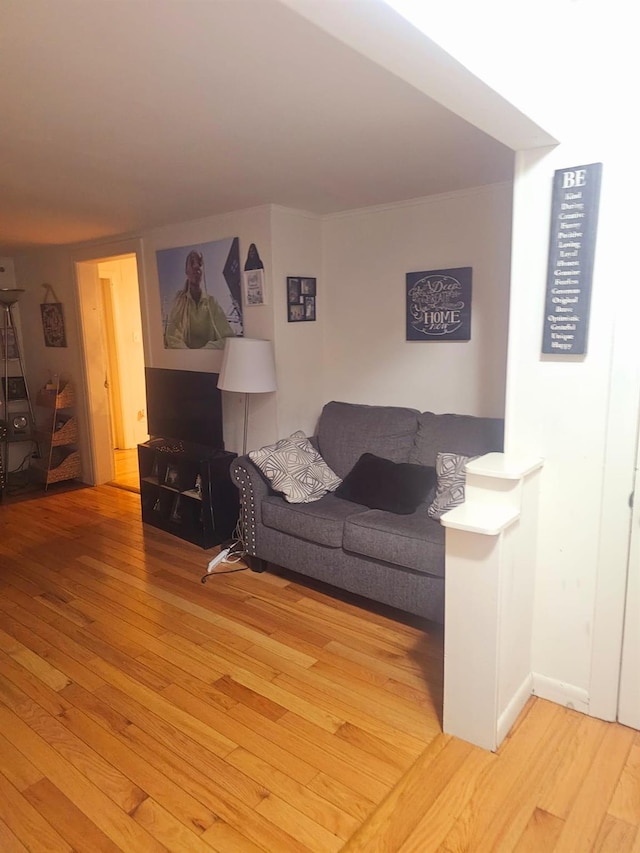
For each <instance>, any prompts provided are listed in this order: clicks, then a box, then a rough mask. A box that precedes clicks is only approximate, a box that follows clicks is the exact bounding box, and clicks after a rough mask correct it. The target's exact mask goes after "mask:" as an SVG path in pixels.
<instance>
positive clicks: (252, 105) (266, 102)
mask: <svg viewBox="0 0 640 853" xmlns="http://www.w3.org/2000/svg"><path fill="white" fill-rule="evenodd" d="M327 2H329V0H327ZM342 2H347V3H348V2H356V0H342ZM359 2H362V0H359ZM0 121H1V125H0V128H1V129H0V255H11V254H15V253H17V252H19V251H21V250H23V249H26V248H28V247H31V246H38V245H45V244H47V245H51V244H59V243H69V242H79V241H84V240H93V239H97V238H101V237H105V236H109V235H115V234H123V233H129V232H132V231H138V230H140V229H143V228H149V227H153V226H157V225H162V224H167V223H173V222H181V221H185V220H190V219H196V218H199V217H203V216H207V215H211V214H215V213H221V212H225V211H230V210H238V209H242V208H245V207H252V206H255V205H260V204H265V203H274V204H279V205H285V206H288V207H294V208H299V209H303V210H308V211H312V212H316V213H330V212H336V211H340V210H348V209H353V208H360V207H365V206H369V205H375V204H382V203H387V202H394V201H399V200H402V199H409V198H417V197H421V196H426V195H432V194H435V193H442V192H448V191H452V190H458V189H463V188H465V187H471V186H481V185H484V184H489V183H495V182H498V181H503V180H510V179H511V176H512V169H513V153H512V151H511V150H510V149H509V148H507V147H506V146H504V145H502V144H501V143H499V142H497V141H495V140H493V139H492V138H490V137H489V136H487V135H486V134H485V133H483V132H482V131H480V130H477V129H476V128H474V127H472V126H471V125H470V124H468V123H466V122H465V121H463V120H462V119H461V118H459V117H457V116H456V115H454V114H453V113H451V112H449V111H447V110H445V109H443V108H442V107H441V106H439V105H438V104H436V103H435V102H434V101H432V100H431V99H430V98H428V97H427V96H426V95H424V94H422V93H421V92H419V91H418V90H417V89H415V88H413V87H412V86H410V85H409V84H408V83H405V82H403V81H402V80H401V79H399V78H398V77H395V76H393V75H392V74H390V73H389V72H387V71H385V70H384V69H383V68H381V67H380V66H378V65H376V64H374V63H373V62H372V61H370V60H368V59H366V58H365V57H363V56H362V55H360V54H359V53H356V52H355V51H353V50H351V49H350V48H349V47H347V46H346V45H345V44H343V43H342V42H340V41H337V40H336V39H334V38H333V37H332V36H330V35H328V34H327V33H326V32H324V31H322V30H320V29H318V28H316V27H315V26H314V25H313V24H312V23H310V22H309V21H308V20H306V19H304V18H302V17H301V16H299V15H298V14H297V13H296V12H294V11H293V10H291V9H290V8H287V7H286V6H285V5H283V4H282V3H280V2H279V0H55V2H52V0H2V8H1V13H0Z"/></svg>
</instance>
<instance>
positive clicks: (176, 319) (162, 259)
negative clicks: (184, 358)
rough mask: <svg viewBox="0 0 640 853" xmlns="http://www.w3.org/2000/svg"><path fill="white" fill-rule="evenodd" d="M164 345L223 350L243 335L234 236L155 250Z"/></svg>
mask: <svg viewBox="0 0 640 853" xmlns="http://www.w3.org/2000/svg"><path fill="white" fill-rule="evenodd" d="M156 262H157V265H158V284H159V288H160V304H161V312H162V334H163V340H164V347H165V349H183V350H184V349H217V350H221V349H224V341H225V338H230V337H235V336H237V335H243V334H244V326H243V319H242V295H241V292H240V288H241V285H240V278H241V276H240V249H239V240H238V238H237V237H229V238H227V239H226V240H214V241H211V242H209V243H196V244H193V245H190V246H178V247H177V248H174V249H160V250H159V251H157V252H156Z"/></svg>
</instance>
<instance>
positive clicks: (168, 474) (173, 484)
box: [164, 465, 180, 489]
mask: <svg viewBox="0 0 640 853" xmlns="http://www.w3.org/2000/svg"><path fill="white" fill-rule="evenodd" d="M179 479H180V478H179V472H178V469H177V467H176V466H175V465H167V470H166V471H165V472H164V484H165V486H169V487H170V488H172V489H177V488H178V481H179Z"/></svg>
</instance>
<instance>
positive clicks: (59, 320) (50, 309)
mask: <svg viewBox="0 0 640 853" xmlns="http://www.w3.org/2000/svg"><path fill="white" fill-rule="evenodd" d="M42 286H43V287H44V291H45V295H44V302H43V303H41V305H40V314H41V317H42V334H43V335H44V345H45V346H46V347H66V346H67V332H66V330H65V327H64V314H63V311H62V302H60V300H59V299H58V297H57V296H56V292H55V290H54V289H53V287H52V286H51V285H50V284H43V285H42ZM49 300H51V301H49Z"/></svg>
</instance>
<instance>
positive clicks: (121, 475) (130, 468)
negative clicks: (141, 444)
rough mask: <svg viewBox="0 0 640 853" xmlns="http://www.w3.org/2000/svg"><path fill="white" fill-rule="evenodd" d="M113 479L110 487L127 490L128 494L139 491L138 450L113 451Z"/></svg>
mask: <svg viewBox="0 0 640 853" xmlns="http://www.w3.org/2000/svg"><path fill="white" fill-rule="evenodd" d="M113 457H114V463H115V477H114V479H113V481H112V483H110V485H113V486H118V487H119V488H121V489H127V490H128V491H130V492H139V491H140V478H139V474H138V449H137V448H136V447H134V448H132V449H130V450H114V451H113Z"/></svg>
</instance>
